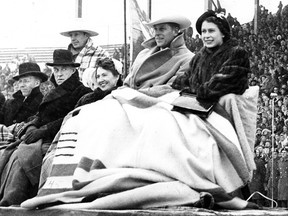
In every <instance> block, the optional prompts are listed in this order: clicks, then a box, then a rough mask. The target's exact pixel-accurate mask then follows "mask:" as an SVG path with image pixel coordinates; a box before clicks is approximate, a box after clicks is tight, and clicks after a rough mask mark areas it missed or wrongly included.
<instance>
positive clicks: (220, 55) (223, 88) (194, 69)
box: [172, 11, 251, 101]
mask: <svg viewBox="0 0 288 216" xmlns="http://www.w3.org/2000/svg"><path fill="white" fill-rule="evenodd" d="M196 29H197V31H198V33H199V34H201V36H202V40H203V43H204V47H203V48H202V49H201V50H200V51H199V52H198V53H197V54H196V55H195V56H194V57H193V58H192V60H191V62H190V69H189V71H187V72H186V73H185V74H183V75H181V76H178V77H177V78H176V80H175V81H174V83H173V84H172V87H173V88H176V89H179V90H182V89H185V91H188V92H191V93H195V94H196V95H197V98H198V99H202V100H209V101H218V99H219V98H220V97H221V96H223V95H225V94H228V93H234V94H243V92H244V91H245V90H246V89H247V88H248V77H247V76H248V73H250V72H251V71H250V65H249V58H248V53H247V52H246V51H245V50H244V49H243V48H242V47H240V46H238V45H237V41H236V40H233V39H231V37H230V32H231V30H230V27H229V23H228V22H227V20H226V18H225V17H224V16H222V15H220V14H216V13H215V12H214V11H207V12H205V13H204V14H203V15H202V16H201V17H200V18H199V19H198V20H197V22H196Z"/></svg>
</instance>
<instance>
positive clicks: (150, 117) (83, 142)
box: [21, 88, 257, 209]
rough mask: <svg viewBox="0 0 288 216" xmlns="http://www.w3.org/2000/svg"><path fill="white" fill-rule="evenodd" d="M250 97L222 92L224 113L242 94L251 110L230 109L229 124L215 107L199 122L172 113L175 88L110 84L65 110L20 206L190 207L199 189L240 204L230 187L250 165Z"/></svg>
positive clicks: (242, 181)
mask: <svg viewBox="0 0 288 216" xmlns="http://www.w3.org/2000/svg"><path fill="white" fill-rule="evenodd" d="M177 94H178V93H177ZM247 95H248V96H247ZM255 95H256V94H255V93H253V94H251V93H250V96H249V94H246V95H243V96H237V97H239V98H241V99H235V97H234V96H232V97H231V96H229V97H228V100H224V99H222V101H220V102H221V104H222V105H223V106H224V107H225V109H226V110H227V111H228V113H233V112H236V113H237V112H239V110H236V111H235V107H234V105H231V107H229V106H228V105H227V103H228V102H229V101H230V102H229V103H231V104H233V103H234V104H236V105H237V103H238V102H239V101H241V100H243V101H246V100H247V101H250V102H251V101H253V103H254V106H255V107H254V108H252V110H251V107H249V106H243V107H242V109H245V107H246V108H249V110H246V111H247V112H248V113H251V116H247V117H248V118H242V117H241V115H240V114H239V113H238V117H239V119H238V117H237V115H236V118H231V120H232V124H231V122H230V121H228V120H227V119H226V118H223V117H222V116H220V115H219V114H217V113H216V112H212V114H211V115H210V116H209V117H208V119H206V120H203V119H201V118H199V117H198V116H196V115H193V114H186V115H183V114H181V113H178V112H175V111H171V109H172V106H171V105H170V104H169V103H167V101H169V100H170V101H172V100H173V98H175V97H177V95H176V94H175V93H170V94H169V95H165V96H164V97H160V98H153V97H150V96H147V95H144V94H142V93H139V92H138V91H135V90H132V89H130V88H123V89H118V90H115V91H113V92H112V94H111V95H110V96H108V97H106V98H105V99H104V100H101V101H97V102H95V103H92V104H88V105H85V106H83V107H80V108H78V109H77V110H74V111H72V112H71V113H70V114H69V116H70V117H69V118H68V119H67V121H66V122H65V124H64V125H62V127H61V130H60V132H59V133H58V136H57V137H56V138H57V139H56V140H55V143H57V145H55V146H56V148H54V151H51V152H50V153H51V154H50V155H49V154H48V155H47V157H46V159H47V158H48V160H46V162H47V161H50V162H51V166H50V167H51V169H50V170H49V172H48V177H47V179H46V181H45V183H44V184H43V186H42V187H41V189H40V191H39V194H38V195H37V196H36V197H34V198H32V199H29V200H27V201H25V202H23V203H22V204H21V206H22V207H24V208H28V209H34V208H38V207H40V208H41V207H48V208H69V209H73V208H74V209H75V208H77V209H131V208H151V207H163V206H176V205H190V206H191V205H192V206H193V205H194V204H195V203H197V202H198V201H199V200H200V198H201V193H203V192H207V193H210V194H211V195H212V196H213V198H214V200H215V203H217V204H218V205H219V206H222V207H224V208H230V209H243V208H245V207H246V206H247V202H246V201H245V200H243V199H241V198H239V197H237V196H236V194H237V193H236V192H237V190H238V189H239V188H241V187H243V186H244V185H246V184H247V182H248V181H249V180H250V179H251V172H252V170H253V167H254V166H255V165H254V163H253V162H252V161H253V156H252V153H251V152H249V151H251V149H252V146H250V142H251V141H252V140H250V141H249V139H248V137H250V138H251V137H252V138H253V135H251V134H252V133H251V131H250V132H249V131H245V130H247V129H244V127H243V122H241V121H242V120H243V119H244V120H245V121H250V123H256V103H257V99H256V100H255V98H257V97H255ZM164 98H165V99H164ZM253 98H254V99H253ZM252 99H253V100H252ZM237 100H238V102H237ZM227 101H228V102H227ZM231 101H233V103H232V102H231ZM253 103H252V102H251V104H250V105H252V104H253ZM244 104H245V103H244ZM232 107H233V109H232ZM229 109H230V111H229ZM243 111H244V110H243ZM253 112H254V113H255V116H253V118H251V117H252V113H253ZM234 115H235V113H234ZM254 117H255V118H254ZM254 120H255V122H254ZM246 123H247V122H246ZM239 124H241V126H240V125H239ZM250 125H251V124H250ZM254 126H255V128H256V124H254ZM237 130H238V132H239V131H240V132H241V133H242V135H244V136H245V139H246V141H245V142H243V140H241V139H239V137H238V135H237V133H236V131H237ZM241 133H240V134H241ZM249 134H250V135H249ZM239 141H240V142H239ZM250 148H251V149H250ZM51 155H52V157H49V156H51ZM250 157H251V158H250ZM49 158H50V159H51V160H49ZM44 165H45V163H44Z"/></svg>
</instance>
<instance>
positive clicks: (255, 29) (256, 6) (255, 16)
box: [254, 0, 259, 35]
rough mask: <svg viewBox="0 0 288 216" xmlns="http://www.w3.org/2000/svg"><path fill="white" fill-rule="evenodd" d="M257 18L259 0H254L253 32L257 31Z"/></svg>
mask: <svg viewBox="0 0 288 216" xmlns="http://www.w3.org/2000/svg"><path fill="white" fill-rule="evenodd" d="M258 18H259V0H255V14H254V34H255V35H257V33H258Z"/></svg>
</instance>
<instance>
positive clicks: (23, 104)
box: [0, 62, 48, 126]
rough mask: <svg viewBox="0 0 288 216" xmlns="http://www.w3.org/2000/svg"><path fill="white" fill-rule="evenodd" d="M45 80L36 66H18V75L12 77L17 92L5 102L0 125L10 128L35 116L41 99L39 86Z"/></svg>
mask: <svg viewBox="0 0 288 216" xmlns="http://www.w3.org/2000/svg"><path fill="white" fill-rule="evenodd" d="M47 79H48V76H47V75H46V74H45V73H42V72H41V71H40V67H39V66H38V64H36V63H33V62H25V63H22V64H20V65H19V75H17V76H14V77H13V80H14V81H18V87H19V90H18V91H17V92H15V93H14V94H13V98H12V99H9V100H7V101H6V102H5V104H4V106H3V108H2V110H1V112H0V123H1V124H4V125H6V126H10V125H12V124H15V123H20V122H23V121H26V120H27V119H28V117H30V116H33V115H35V114H36V112H37V111H38V107H39V104H40V103H41V101H42V98H43V94H42V93H41V91H40V88H39V86H40V84H41V83H42V82H45V81H46V80H47Z"/></svg>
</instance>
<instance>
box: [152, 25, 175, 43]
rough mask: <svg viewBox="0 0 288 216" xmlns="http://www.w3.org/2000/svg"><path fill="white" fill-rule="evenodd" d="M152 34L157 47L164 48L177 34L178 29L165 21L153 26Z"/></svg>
mask: <svg viewBox="0 0 288 216" xmlns="http://www.w3.org/2000/svg"><path fill="white" fill-rule="evenodd" d="M153 29H154V36H155V40H156V43H157V46H158V47H162V48H165V47H167V46H168V45H169V44H170V43H171V41H172V40H173V39H174V38H175V37H176V36H177V34H178V31H177V29H176V28H173V27H172V26H170V25H169V24H167V23H161V24H157V25H154V26H153Z"/></svg>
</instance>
